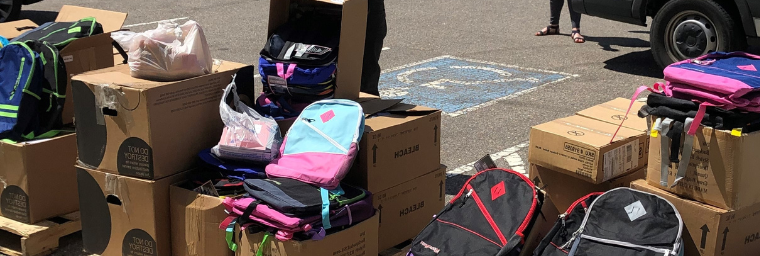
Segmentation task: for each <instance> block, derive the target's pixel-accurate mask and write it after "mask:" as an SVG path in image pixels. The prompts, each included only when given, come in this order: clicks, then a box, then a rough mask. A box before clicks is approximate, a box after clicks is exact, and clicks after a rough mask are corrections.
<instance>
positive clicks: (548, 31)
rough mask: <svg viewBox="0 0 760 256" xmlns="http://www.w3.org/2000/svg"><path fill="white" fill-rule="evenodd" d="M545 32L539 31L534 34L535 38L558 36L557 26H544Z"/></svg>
mask: <svg viewBox="0 0 760 256" xmlns="http://www.w3.org/2000/svg"><path fill="white" fill-rule="evenodd" d="M545 30H546V32H544V30H539V31H538V32H536V36H548V35H559V25H549V26H546V28H545Z"/></svg>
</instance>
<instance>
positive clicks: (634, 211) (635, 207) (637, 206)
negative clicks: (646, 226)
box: [625, 201, 647, 221]
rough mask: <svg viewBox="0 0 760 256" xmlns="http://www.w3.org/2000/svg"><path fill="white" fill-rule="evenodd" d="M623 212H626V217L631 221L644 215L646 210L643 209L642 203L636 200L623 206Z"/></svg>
mask: <svg viewBox="0 0 760 256" xmlns="http://www.w3.org/2000/svg"><path fill="white" fill-rule="evenodd" d="M625 213H626V214H628V218H629V219H631V221H634V220H637V219H638V218H641V216H644V215H646V214H647V210H646V209H644V205H643V204H641V201H636V202H633V203H632V204H629V205H628V206H626V207H625Z"/></svg>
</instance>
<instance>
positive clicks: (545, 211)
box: [520, 196, 561, 256]
mask: <svg viewBox="0 0 760 256" xmlns="http://www.w3.org/2000/svg"><path fill="white" fill-rule="evenodd" d="M560 214H561V213H560V212H559V211H558V210H557V207H556V206H554V203H552V200H551V198H549V197H548V196H546V197H544V205H543V206H541V214H540V215H538V218H536V222H535V223H534V224H533V228H532V229H531V231H530V233H529V234H528V236H527V237H525V245H523V250H522V251H521V252H520V256H532V255H533V251H535V250H536V248H537V247H538V244H540V243H541V240H543V239H544V237H546V234H549V231H551V229H552V227H554V223H555V222H556V221H557V218H558V217H559V215H560Z"/></svg>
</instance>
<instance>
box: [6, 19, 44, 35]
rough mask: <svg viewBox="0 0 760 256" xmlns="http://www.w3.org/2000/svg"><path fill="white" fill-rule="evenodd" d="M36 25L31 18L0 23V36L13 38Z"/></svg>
mask: <svg viewBox="0 0 760 256" xmlns="http://www.w3.org/2000/svg"><path fill="white" fill-rule="evenodd" d="M37 26H38V25H37V23H34V22H33V21H31V20H17V21H11V22H3V23H0V36H3V37H5V38H7V39H13V38H15V37H17V36H20V35H21V34H23V33H24V32H26V31H29V30H31V29H34V28H36V27H37Z"/></svg>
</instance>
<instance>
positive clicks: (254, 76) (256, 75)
mask: <svg viewBox="0 0 760 256" xmlns="http://www.w3.org/2000/svg"><path fill="white" fill-rule="evenodd" d="M253 78H261V75H259V74H255V75H253Z"/></svg>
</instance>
